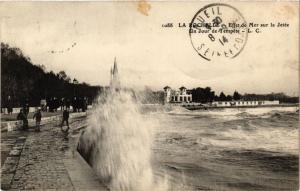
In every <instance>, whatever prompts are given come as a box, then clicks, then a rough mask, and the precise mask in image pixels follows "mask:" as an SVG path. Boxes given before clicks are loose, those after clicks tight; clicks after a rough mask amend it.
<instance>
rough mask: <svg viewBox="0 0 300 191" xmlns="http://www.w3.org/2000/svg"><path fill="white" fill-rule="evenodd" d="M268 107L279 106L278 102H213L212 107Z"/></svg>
mask: <svg viewBox="0 0 300 191" xmlns="http://www.w3.org/2000/svg"><path fill="white" fill-rule="evenodd" d="M267 105H279V101H278V100H274V101H267V100H263V101H243V100H239V101H213V102H212V106H215V107H235V106H267Z"/></svg>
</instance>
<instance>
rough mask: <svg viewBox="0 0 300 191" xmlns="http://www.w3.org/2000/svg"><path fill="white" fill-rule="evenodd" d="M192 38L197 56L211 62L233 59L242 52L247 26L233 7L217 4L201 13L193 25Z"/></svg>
mask: <svg viewBox="0 0 300 191" xmlns="http://www.w3.org/2000/svg"><path fill="white" fill-rule="evenodd" d="M189 35H190V39H191V43H192V45H193V47H194V49H195V50H196V51H197V53H198V54H199V55H200V56H201V57H202V58H204V59H206V60H208V61H211V60H213V59H216V58H218V57H225V58H234V57H236V56H237V55H239V53H240V52H241V51H242V50H243V48H244V46H245V44H246V41H247V37H248V28H247V23H246V21H245V19H244V17H243V16H242V14H241V13H240V12H239V11H238V10H237V9H236V8H234V7H232V6H230V5H227V4H221V3H215V4H209V5H207V6H205V7H203V8H202V9H200V10H199V11H198V12H197V13H196V15H195V16H194V18H193V20H192V22H191V23H190V28H189Z"/></svg>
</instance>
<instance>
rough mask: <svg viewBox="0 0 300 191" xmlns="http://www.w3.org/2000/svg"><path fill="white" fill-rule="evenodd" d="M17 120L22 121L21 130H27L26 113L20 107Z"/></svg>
mask: <svg viewBox="0 0 300 191" xmlns="http://www.w3.org/2000/svg"><path fill="white" fill-rule="evenodd" d="M17 120H22V121H23V130H25V131H27V130H28V120H27V115H26V114H25V111H24V110H23V109H20V112H19V114H18V116H17Z"/></svg>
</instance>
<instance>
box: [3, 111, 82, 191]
mask: <svg viewBox="0 0 300 191" xmlns="http://www.w3.org/2000/svg"><path fill="white" fill-rule="evenodd" d="M85 126H86V120H85V117H84V118H82V117H81V118H76V119H73V120H71V121H70V132H69V134H68V135H65V134H63V133H62V132H61V130H60V127H59V122H53V123H50V124H47V125H44V126H42V127H41V132H35V131H34V130H33V129H30V130H29V131H28V132H22V131H13V132H5V133H2V134H1V157H2V158H1V159H2V160H1V172H2V173H1V180H2V182H1V188H2V189H3V190H49V189H54V190H78V189H77V188H76V186H74V179H72V177H71V178H70V175H72V170H73V171H74V169H71V174H70V166H72V165H76V164H73V163H74V162H76V160H75V159H74V152H76V140H77V139H78V137H79V134H80V129H83V128H84V127H85ZM75 170H76V169H75ZM72 176H73V177H75V176H74V173H73V175H72ZM77 178H78V176H77Z"/></svg>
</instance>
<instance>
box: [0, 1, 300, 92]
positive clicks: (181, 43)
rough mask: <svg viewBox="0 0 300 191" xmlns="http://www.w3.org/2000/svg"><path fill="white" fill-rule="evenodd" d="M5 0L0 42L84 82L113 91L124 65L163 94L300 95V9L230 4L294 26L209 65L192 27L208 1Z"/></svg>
mask: <svg viewBox="0 0 300 191" xmlns="http://www.w3.org/2000/svg"><path fill="white" fill-rule="evenodd" d="M149 4H150V6H151V7H150V10H149V11H148V16H147V15H145V14H142V13H141V12H139V11H138V5H139V3H138V2H1V3H0V17H1V41H3V42H5V43H8V44H9V45H10V46H14V47H19V48H20V49H21V50H22V51H23V53H24V54H25V55H26V56H28V57H30V58H31V60H32V62H33V63H34V64H39V65H44V66H46V68H47V71H50V70H53V71H55V72H59V71H61V70H64V71H66V73H67V74H68V75H69V76H71V77H72V78H76V79H78V80H79V81H80V82H83V81H84V82H87V83H89V84H92V85H102V86H106V85H108V84H109V80H110V68H111V67H112V65H113V62H114V57H116V59H117V63H118V67H119V73H120V78H121V83H122V85H123V86H126V87H133V88H144V87H145V86H147V87H150V88H152V89H154V90H162V88H163V87H164V86H166V85H168V86H170V87H172V88H174V89H177V88H179V87H181V86H185V87H187V88H193V87H199V86H200V87H206V86H210V87H211V88H212V89H213V90H215V91H216V93H220V92H221V91H224V92H225V93H230V94H232V93H233V91H235V90H237V91H239V92H240V93H270V92H284V93H286V94H288V95H298V92H299V90H298V87H299V85H298V69H299V55H298V54H299V7H298V6H299V4H298V3H297V2H286V3H283V2H272V3H270V2H269V3H268V2H253V3H251V2H233V1H230V2H227V4H230V5H232V6H234V7H235V8H237V9H238V10H239V11H240V12H241V14H242V15H243V17H244V18H245V20H246V22H248V23H250V22H255V23H270V22H273V23H276V24H277V23H278V22H286V23H289V27H288V28H265V29H264V30H263V31H262V32H261V33H259V34H255V33H251V34H249V35H248V39H247V42H246V44H245V47H244V49H243V50H242V52H241V53H240V54H239V55H238V56H237V57H235V58H233V59H225V58H224V59H219V60H213V61H206V60H205V59H203V58H202V57H200V56H199V55H198V54H197V52H196V51H195V50H194V49H193V47H192V44H191V41H190V37H189V33H188V28H178V27H173V28H163V27H162V24H166V23H174V24H175V25H177V23H178V22H186V23H189V22H191V20H192V18H193V17H194V15H195V14H196V13H197V11H198V10H199V9H201V8H202V7H204V6H205V5H207V4H209V3H208V2H149Z"/></svg>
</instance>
